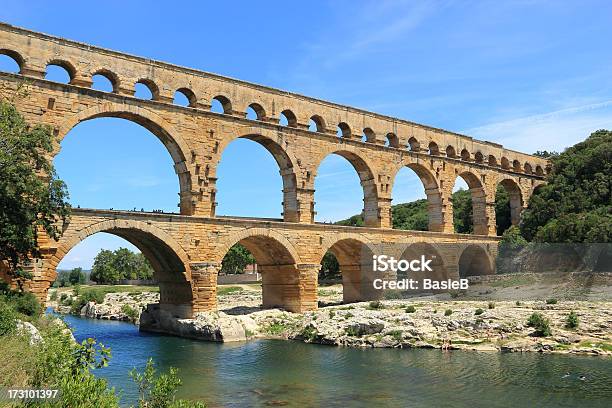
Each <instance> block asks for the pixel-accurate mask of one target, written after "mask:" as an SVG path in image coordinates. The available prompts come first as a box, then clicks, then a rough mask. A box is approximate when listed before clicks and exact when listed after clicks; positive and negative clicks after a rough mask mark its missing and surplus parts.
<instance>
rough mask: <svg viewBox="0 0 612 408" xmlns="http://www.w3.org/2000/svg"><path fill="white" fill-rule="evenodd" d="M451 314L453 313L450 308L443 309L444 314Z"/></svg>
mask: <svg viewBox="0 0 612 408" xmlns="http://www.w3.org/2000/svg"><path fill="white" fill-rule="evenodd" d="M452 314H453V311H452V310H451V309H446V310H445V311H444V316H450V315H452Z"/></svg>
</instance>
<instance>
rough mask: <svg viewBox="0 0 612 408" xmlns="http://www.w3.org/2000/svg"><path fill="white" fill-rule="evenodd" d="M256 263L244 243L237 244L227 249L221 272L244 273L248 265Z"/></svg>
mask: <svg viewBox="0 0 612 408" xmlns="http://www.w3.org/2000/svg"><path fill="white" fill-rule="evenodd" d="M254 263H255V258H254V257H253V255H252V254H251V253H250V252H249V250H248V249H246V248H245V247H244V246H243V245H240V244H235V245H234V246H232V247H231V248H230V250H229V251H227V254H225V257H223V261H222V262H221V272H223V273H226V274H235V273H243V272H244V268H246V267H247V265H252V264H254Z"/></svg>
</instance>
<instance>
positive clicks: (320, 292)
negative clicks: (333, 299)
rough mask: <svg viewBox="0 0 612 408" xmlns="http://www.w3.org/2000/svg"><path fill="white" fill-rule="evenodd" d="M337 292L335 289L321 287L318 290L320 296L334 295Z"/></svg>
mask: <svg viewBox="0 0 612 408" xmlns="http://www.w3.org/2000/svg"><path fill="white" fill-rule="evenodd" d="M335 294H336V292H335V291H333V290H325V289H319V290H318V291H317V295H319V296H334V295H335Z"/></svg>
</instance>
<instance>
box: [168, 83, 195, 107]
mask: <svg viewBox="0 0 612 408" xmlns="http://www.w3.org/2000/svg"><path fill="white" fill-rule="evenodd" d="M180 95H182V96H183V98H182V99H184V100H186V102H187V103H186V104H183V105H184V106H188V107H190V108H195V107H196V104H197V103H198V99H197V98H196V95H195V93H194V92H193V91H192V90H191V89H189V88H186V87H183V88H179V89H177V90H176V92H175V93H174V103H175V104H180V103H177V102H178V101H177V99H178V98H177V97H180Z"/></svg>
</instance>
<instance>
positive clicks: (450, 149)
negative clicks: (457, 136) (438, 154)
mask: <svg viewBox="0 0 612 408" xmlns="http://www.w3.org/2000/svg"><path fill="white" fill-rule="evenodd" d="M446 157H453V158H454V157H457V153H456V152H455V148H454V147H453V146H451V145H448V146H446Z"/></svg>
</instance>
